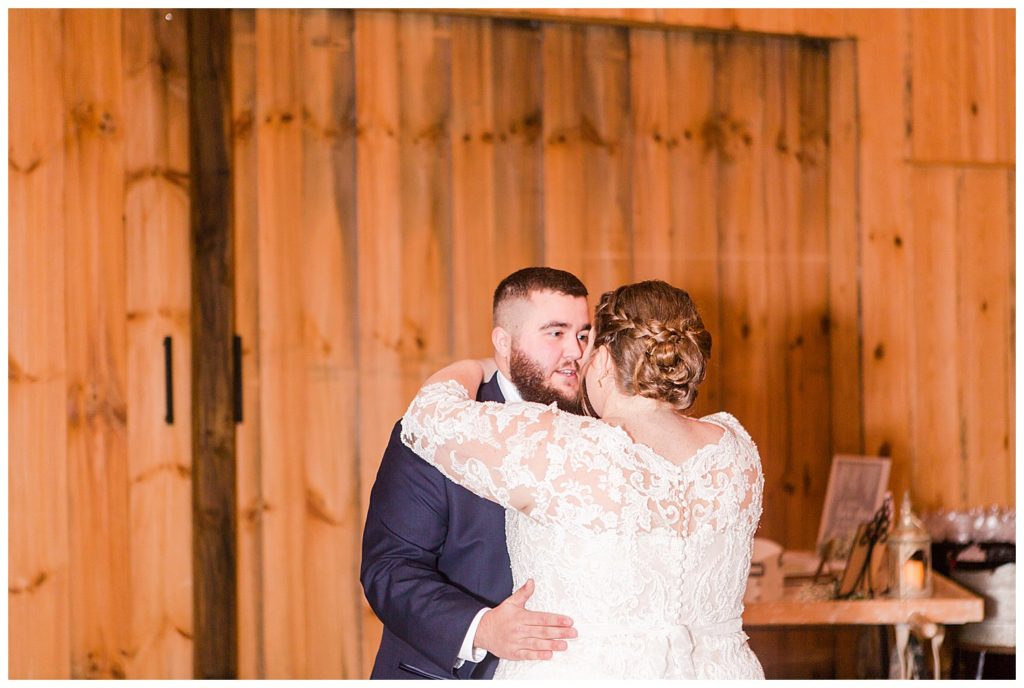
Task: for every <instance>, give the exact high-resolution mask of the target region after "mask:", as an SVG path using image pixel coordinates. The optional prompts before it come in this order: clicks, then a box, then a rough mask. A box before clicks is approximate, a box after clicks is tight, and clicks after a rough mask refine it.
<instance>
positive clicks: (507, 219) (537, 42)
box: [453, 21, 544, 323]
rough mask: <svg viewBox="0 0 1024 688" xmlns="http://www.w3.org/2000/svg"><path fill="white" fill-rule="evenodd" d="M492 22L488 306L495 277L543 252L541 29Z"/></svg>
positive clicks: (538, 260) (538, 259) (537, 261)
mask: <svg viewBox="0 0 1024 688" xmlns="http://www.w3.org/2000/svg"><path fill="white" fill-rule="evenodd" d="M493 25H494V28H493V29H492V36H493V38H492V41H493V44H494V47H493V49H492V58H493V65H494V67H493V80H494V85H493V87H492V88H493V93H494V122H495V129H496V133H497V139H496V140H495V142H494V211H493V212H494V233H495V244H494V246H493V249H492V250H493V259H494V272H493V273H492V275H491V282H490V283H488V284H486V285H482V287H483V289H484V291H485V292H486V293H487V296H488V302H487V305H488V309H489V308H490V301H491V297H492V296H493V294H494V289H495V288H496V287H497V286H498V282H499V281H500V280H501V279H503V278H504V277H505V276H506V275H509V274H511V273H513V272H515V271H516V270H518V269H519V268H523V267H527V266H530V265H541V264H542V262H543V255H544V208H543V206H544V198H543V188H544V182H543V170H544V163H543V155H544V141H543V122H542V108H543V71H542V68H543V60H542V57H541V30H540V28H538V27H537V26H536V25H531V24H530V23H527V22H503V21H494V22H493ZM454 64H455V62H454V58H453V65H454ZM455 312H456V313H460V311H458V310H456V311H455ZM488 323H490V320H489V319H488Z"/></svg>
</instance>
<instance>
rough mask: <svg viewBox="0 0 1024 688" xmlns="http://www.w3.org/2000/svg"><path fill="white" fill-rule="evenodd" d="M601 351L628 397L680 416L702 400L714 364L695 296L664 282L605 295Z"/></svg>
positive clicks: (597, 336)
mask: <svg viewBox="0 0 1024 688" xmlns="http://www.w3.org/2000/svg"><path fill="white" fill-rule="evenodd" d="M601 346H606V347H608V353H609V354H611V359H612V362H613V363H614V364H615V369H616V372H617V375H616V378H617V379H616V381H615V382H616V384H617V385H618V388H619V390H620V391H621V392H622V393H624V394H638V395H640V396H642V397H647V398H649V399H657V400H659V401H665V402H668V403H669V404H671V405H672V406H673V407H674V408H675V410H676V411H678V412H682V411H685V410H686V409H688V408H690V407H691V406H692V405H693V402H694V401H695V400H696V399H697V386H698V385H699V384H700V383H701V382H703V380H704V375H705V373H706V372H707V362H708V359H709V358H711V334H710V333H709V332H708V331H707V330H705V329H704V322H703V321H702V320H701V317H700V314H699V313H698V312H697V307H696V306H695V305H694V304H693V300H692V299H691V298H690V295H689V294H687V293H686V292H685V291H683V290H682V289H679V288H677V287H673V286H672V285H671V284H668V283H667V282H662V281H661V280H649V281H646V282H637V283H636V284H627V285H623V286H621V287H619V288H618V289H615V290H614V291H609V292H605V293H604V294H602V295H601V301H600V303H598V305H597V310H596V312H595V313H594V349H595V350H596V349H597V348H598V347H601ZM586 405H587V406H589V402H588V403H587V404H586Z"/></svg>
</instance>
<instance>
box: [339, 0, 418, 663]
mask: <svg viewBox="0 0 1024 688" xmlns="http://www.w3.org/2000/svg"><path fill="white" fill-rule="evenodd" d="M397 40H398V26H397V17H396V15H395V14H394V13H393V12H381V11H361V12H357V13H356V16H355V50H356V108H357V110H356V115H357V132H358V134H357V139H356V176H357V179H359V184H358V185H357V199H356V203H357V206H358V208H359V212H358V216H357V222H358V224H357V236H358V239H359V242H358V256H359V264H360V266H361V268H360V270H359V273H358V283H359V288H358V294H359V304H358V305H359V324H360V327H359V389H360V390H363V391H365V392H366V393H362V394H360V397H359V471H360V484H361V489H360V500H359V504H360V513H361V514H362V515H363V517H364V518H365V514H366V508H367V504H368V503H369V493H370V488H371V486H372V485H373V480H374V477H375V476H376V474H377V467H378V466H379V464H380V457H381V454H382V453H383V452H384V448H385V447H386V446H387V441H388V427H389V423H393V422H394V421H395V420H396V419H397V418H398V416H399V415H400V414H401V413H402V401H401V395H402V384H401V376H400V375H398V374H395V371H398V370H401V367H400V366H401V365H402V361H401V355H400V353H399V351H398V347H397V343H398V341H399V337H400V336H401V335H400V332H401V315H400V312H399V308H400V304H401V296H400V294H401V291H400V290H401V286H402V285H401V279H402V274H401V270H397V269H395V268H394V266H395V261H396V257H397V256H400V255H401V254H402V245H401V221H402V213H401V206H400V199H399V198H398V196H397V193H396V180H397V179H398V178H399V174H400V171H399V170H400V165H401V162H400V156H399V143H398V130H399V118H400V110H399V88H400V82H399V80H398V73H399V64H398V50H397V48H398V45H397ZM417 257H418V256H417ZM370 390H372V393H370ZM362 627H363V631H364V632H363V663H362V669H363V673H362V675H363V676H364V677H368V676H369V675H370V670H371V668H372V667H373V660H374V657H375V655H376V652H377V647H378V645H379V643H380V636H381V632H382V627H381V625H380V622H379V621H378V620H377V618H376V616H375V615H374V614H373V611H372V610H371V609H370V606H369V605H368V604H366V603H365V600H364V604H363V623H362Z"/></svg>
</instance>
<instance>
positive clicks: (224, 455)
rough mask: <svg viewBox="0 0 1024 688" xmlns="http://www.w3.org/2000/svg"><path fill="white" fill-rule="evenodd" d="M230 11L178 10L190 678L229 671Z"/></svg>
mask: <svg viewBox="0 0 1024 688" xmlns="http://www.w3.org/2000/svg"><path fill="white" fill-rule="evenodd" d="M230 32H231V15H230V12H229V11H228V10H190V11H189V12H188V52H189V98H188V102H189V131H190V133H191V139H190V168H191V170H192V186H191V202H192V232H191V234H192V236H191V240H192V351H193V357H192V361H193V366H192V409H193V415H192V418H193V421H192V423H193V425H192V456H193V482H192V485H193V488H192V512H193V513H192V522H193V529H192V550H193V564H192V566H193V578H194V591H195V592H194V597H193V602H194V619H195V651H194V672H195V677H196V678H236V677H237V675H238V615H237V599H236V598H237V586H236V580H235V578H236V576H235V573H236V561H237V556H236V547H237V538H236V519H235V418H234V413H233V409H234V399H233V390H232V382H233V380H234V374H235V370H234V367H235V362H234V360H233V357H232V343H233V336H234V307H233V303H234V274H233V262H234V261H233V259H232V242H231V199H232V175H231V130H230V128H231V121H230V114H229V113H230V111H231V110H230V108H231V103H230V97H231V88H230V60H229V56H230V54H231V52H230V51H231V41H230Z"/></svg>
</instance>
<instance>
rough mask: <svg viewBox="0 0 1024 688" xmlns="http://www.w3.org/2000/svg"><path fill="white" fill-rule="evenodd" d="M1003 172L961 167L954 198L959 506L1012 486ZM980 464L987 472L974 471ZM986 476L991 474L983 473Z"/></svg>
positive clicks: (992, 500)
mask: <svg viewBox="0 0 1024 688" xmlns="http://www.w3.org/2000/svg"><path fill="white" fill-rule="evenodd" d="M1006 175H1007V173H1006V172H1005V171H1003V170H980V169H973V170H964V171H963V172H962V173H961V178H960V183H959V188H958V193H957V233H956V234H957V263H958V265H957V268H958V269H957V273H958V275H959V280H958V281H959V294H960V302H959V311H960V313H959V316H960V318H959V319H960V328H959V331H960V341H961V343H962V347H963V349H962V352H963V353H962V361H963V362H962V366H963V377H962V378H961V379H962V404H963V405H962V408H961V421H960V422H961V457H960V458H961V461H963V469H962V472H963V475H964V476H965V477H966V480H964V481H963V483H962V489H963V493H962V496H961V499H962V500H963V505H964V506H979V505H985V504H1008V503H1012V502H1013V499H1014V482H1013V481H1008V480H1002V479H999V480H993V479H992V474H993V473H994V474H995V475H1003V476H1005V475H1006V473H1007V472H1008V471H1006V470H1005V469H1003V468H1002V467H1004V466H1006V467H1011V468H1010V471H1009V472H1010V475H1011V476H1012V475H1013V473H1012V471H1013V468H1012V466H1013V464H1014V457H1013V456H1011V455H1010V454H1009V449H1010V435H1011V434H1013V432H1014V429H1013V423H1014V420H1013V418H1012V417H1011V416H1009V415H1007V413H1006V409H1007V408H1009V404H1008V403H1007V401H1006V395H1007V394H1008V393H1009V388H1008V385H1007V384H1006V381H1007V380H1008V379H1012V377H1013V368H1012V367H1009V368H1008V363H1009V361H1008V359H1007V356H1005V355H1001V352H1003V351H1007V350H1012V348H1011V347H1012V341H1013V338H1012V335H1011V328H1012V325H1011V323H1012V320H1011V313H1012V311H1011V306H1010V300H1009V299H1010V293H1011V291H1012V289H1011V287H1012V284H1013V276H1012V273H1011V264H1010V263H1009V262H1008V261H1007V260H1006V250H1007V248H1008V247H1009V246H1010V245H1012V239H1011V238H1010V237H1011V235H1012V225H1011V223H1010V215H1009V212H1008V210H1009V208H1010V207H1011V206H1010V200H1009V198H1008V197H1007V193H1008V191H1009V185H1008V184H1007V176H1006ZM977 466H985V467H986V469H987V470H978V469H977V468H976V467H977ZM989 471H992V473H990V472H989Z"/></svg>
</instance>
